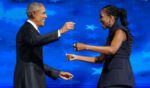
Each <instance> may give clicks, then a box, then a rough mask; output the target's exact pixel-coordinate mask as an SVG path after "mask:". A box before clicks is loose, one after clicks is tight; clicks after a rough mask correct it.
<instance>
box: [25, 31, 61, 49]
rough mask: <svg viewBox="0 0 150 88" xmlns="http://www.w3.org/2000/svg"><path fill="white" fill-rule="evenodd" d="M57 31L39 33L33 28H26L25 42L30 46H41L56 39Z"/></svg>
mask: <svg viewBox="0 0 150 88" xmlns="http://www.w3.org/2000/svg"><path fill="white" fill-rule="evenodd" d="M58 39H59V37H58V31H54V32H50V33H48V34H46V35H39V34H37V33H36V30H34V29H28V31H27V33H26V35H25V42H26V43H27V44H28V45H31V46H43V45H45V44H48V43H50V42H53V41H56V40H58Z"/></svg>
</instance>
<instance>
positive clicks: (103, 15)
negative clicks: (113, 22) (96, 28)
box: [100, 11, 110, 29]
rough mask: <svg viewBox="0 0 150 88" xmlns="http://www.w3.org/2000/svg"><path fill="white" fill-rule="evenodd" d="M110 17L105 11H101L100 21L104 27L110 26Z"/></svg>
mask: <svg viewBox="0 0 150 88" xmlns="http://www.w3.org/2000/svg"><path fill="white" fill-rule="evenodd" d="M109 21H110V17H109V16H108V15H107V14H106V12H105V11H101V13H100V22H101V24H102V27H103V28H104V29H106V28H108V26H109Z"/></svg>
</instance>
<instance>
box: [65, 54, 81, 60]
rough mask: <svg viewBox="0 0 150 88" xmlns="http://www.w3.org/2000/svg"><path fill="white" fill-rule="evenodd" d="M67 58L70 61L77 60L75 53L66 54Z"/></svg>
mask: <svg viewBox="0 0 150 88" xmlns="http://www.w3.org/2000/svg"><path fill="white" fill-rule="evenodd" d="M66 56H67V60H69V61H72V60H77V59H78V56H77V55H75V54H66Z"/></svg>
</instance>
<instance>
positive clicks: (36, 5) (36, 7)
mask: <svg viewBox="0 0 150 88" xmlns="http://www.w3.org/2000/svg"><path fill="white" fill-rule="evenodd" d="M41 6H43V4H42V3H39V2H33V3H30V4H29V5H28V7H27V9H26V13H27V16H28V18H30V17H31V14H32V12H35V11H38V10H39V7H41Z"/></svg>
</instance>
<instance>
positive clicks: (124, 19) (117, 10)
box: [102, 5, 128, 27]
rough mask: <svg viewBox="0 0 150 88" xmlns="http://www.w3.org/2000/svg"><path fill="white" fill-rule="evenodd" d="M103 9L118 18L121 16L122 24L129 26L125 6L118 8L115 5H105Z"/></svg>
mask: <svg viewBox="0 0 150 88" xmlns="http://www.w3.org/2000/svg"><path fill="white" fill-rule="evenodd" d="M102 10H105V12H106V14H107V15H112V16H114V17H115V19H116V20H118V18H120V22H121V24H122V25H123V26H125V27H128V22H127V12H126V10H125V9H124V8H118V7H116V6H114V5H107V6H105V7H103V8H102Z"/></svg>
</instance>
